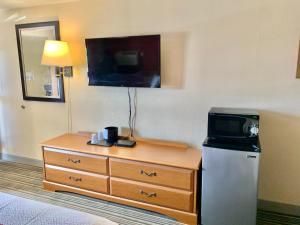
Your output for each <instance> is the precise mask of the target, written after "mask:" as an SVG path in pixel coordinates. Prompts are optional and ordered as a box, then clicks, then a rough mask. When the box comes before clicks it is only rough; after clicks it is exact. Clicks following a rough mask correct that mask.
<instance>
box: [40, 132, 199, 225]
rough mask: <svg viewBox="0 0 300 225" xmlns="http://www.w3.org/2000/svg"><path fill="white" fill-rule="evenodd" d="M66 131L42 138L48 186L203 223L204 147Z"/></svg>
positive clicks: (188, 222) (45, 182)
mask: <svg viewBox="0 0 300 225" xmlns="http://www.w3.org/2000/svg"><path fill="white" fill-rule="evenodd" d="M88 139H89V137H87V136H86V135H80V134H65V135H62V136H60V137H57V138H54V139H52V140H49V141H46V142H44V143H42V150H43V157H44V166H45V169H44V172H45V177H44V178H45V179H44V182H43V183H44V188H45V189H47V190H50V191H69V192H75V193H79V194H83V195H87V196H90V197H95V198H99V199H103V200H107V201H111V202H116V203H120V204H125V205H129V206H134V207H138V208H142V209H146V210H151V211H154V212H158V213H161V214H164V215H167V216H170V217H172V218H175V219H177V220H178V221H180V222H183V223H187V224H197V215H198V205H197V200H199V199H200V197H197V180H198V170H199V166H200V162H201V152H200V151H199V150H196V149H191V148H188V147H186V146H184V145H182V146H180V145H174V144H166V143H159V142H148V141H138V142H137V145H136V146H135V147H134V148H124V147H116V146H113V147H100V146H91V145H87V144H86V143H87V141H88Z"/></svg>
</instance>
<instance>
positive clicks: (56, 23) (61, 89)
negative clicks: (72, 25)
mask: <svg viewBox="0 0 300 225" xmlns="http://www.w3.org/2000/svg"><path fill="white" fill-rule="evenodd" d="M45 26H47V27H48V26H53V27H54V30H55V39H56V40H60V31H59V21H49V22H38V23H27V24H16V25H15V28H16V35H17V45H18V54H19V64H20V73H21V83H22V93H23V99H24V100H25V101H43V102H65V91H64V79H63V76H60V77H59V88H58V89H59V93H60V96H59V97H57V98H46V97H32V96H27V94H26V82H25V74H24V62H23V54H22V46H21V37H20V30H21V29H24V28H38V27H45ZM58 69H59V68H56V71H57V70H58Z"/></svg>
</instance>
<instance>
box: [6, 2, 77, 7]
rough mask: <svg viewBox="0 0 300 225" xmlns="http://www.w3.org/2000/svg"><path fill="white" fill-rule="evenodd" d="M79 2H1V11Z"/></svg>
mask: <svg viewBox="0 0 300 225" xmlns="http://www.w3.org/2000/svg"><path fill="white" fill-rule="evenodd" d="M73 1H78V0H0V9H16V8H26V7H32V6H37V5H49V4H59V3H65V2H73Z"/></svg>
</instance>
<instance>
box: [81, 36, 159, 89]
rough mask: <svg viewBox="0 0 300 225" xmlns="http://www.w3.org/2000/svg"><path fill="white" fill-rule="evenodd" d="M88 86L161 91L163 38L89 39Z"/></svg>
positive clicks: (87, 41) (87, 44)
mask: <svg viewBox="0 0 300 225" xmlns="http://www.w3.org/2000/svg"><path fill="white" fill-rule="evenodd" d="M85 43H86V49H87V59H88V77H89V85H93V86H118V87H151V88H160V83H161V82H160V35H147V36H132V37H116V38H95V39H86V40H85Z"/></svg>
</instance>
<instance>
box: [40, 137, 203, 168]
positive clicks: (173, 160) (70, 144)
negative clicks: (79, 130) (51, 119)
mask: <svg viewBox="0 0 300 225" xmlns="http://www.w3.org/2000/svg"><path fill="white" fill-rule="evenodd" d="M88 141H89V137H88V136H86V135H80V134H64V135H62V136H59V137H56V138H54V139H51V140H48V141H45V142H43V143H42V144H41V145H42V146H43V147H51V148H58V149H65V150H69V151H74V152H81V153H88V154H94V155H101V156H109V157H114V158H120V159H129V160H135V161H140V162H148V163H155V164H160V165H166V166H174V167H180V168H186V169H193V170H198V169H199V166H200V162H201V151H200V150H197V149H192V148H188V147H185V146H184V145H182V146H180V145H178V146H175V145H167V144H161V142H157V143H156V142H153V141H152V142H147V141H137V143H136V146H135V147H134V148H125V147H118V146H112V147H102V146H94V145H88V144H87V142H88Z"/></svg>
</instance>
